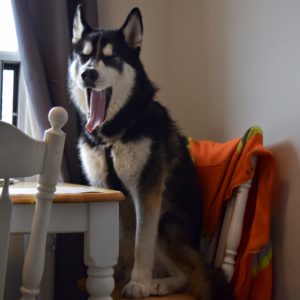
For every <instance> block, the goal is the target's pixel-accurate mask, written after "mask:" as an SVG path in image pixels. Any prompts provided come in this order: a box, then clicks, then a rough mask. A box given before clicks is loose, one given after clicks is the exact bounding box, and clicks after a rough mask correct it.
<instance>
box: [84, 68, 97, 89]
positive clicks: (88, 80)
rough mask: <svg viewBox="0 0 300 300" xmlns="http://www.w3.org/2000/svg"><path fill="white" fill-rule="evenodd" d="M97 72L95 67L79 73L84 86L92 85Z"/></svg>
mask: <svg viewBox="0 0 300 300" xmlns="http://www.w3.org/2000/svg"><path fill="white" fill-rule="evenodd" d="M98 77H99V74H98V72H97V71H96V70H95V69H86V70H85V71H84V72H82V73H81V79H82V81H83V82H84V84H85V85H86V87H94V85H95V82H96V80H97V79H98Z"/></svg>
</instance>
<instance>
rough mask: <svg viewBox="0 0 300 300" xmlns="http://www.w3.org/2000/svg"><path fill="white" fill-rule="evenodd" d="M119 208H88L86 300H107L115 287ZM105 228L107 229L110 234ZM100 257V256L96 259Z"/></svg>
mask: <svg viewBox="0 0 300 300" xmlns="http://www.w3.org/2000/svg"><path fill="white" fill-rule="evenodd" d="M118 214H119V206H118V203H116V202H110V203H109V202H107V203H101V205H99V203H91V204H90V205H89V224H88V231H87V232H86V233H85V242H84V260H85V264H86V265H87V267H88V272H87V273H88V278H87V282H86V288H87V291H88V293H89V295H90V296H89V298H88V299H89V300H109V299H112V298H111V294H112V292H113V289H114V287H115V282H114V278H113V267H114V265H115V264H116V263H117V259H118V251H119V250H118V245H119V224H118V220H119V216H118ZM107 227H109V228H110V230H109V234H108V231H107ZM99 253H101V255H99Z"/></svg>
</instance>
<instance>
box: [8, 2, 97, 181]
mask: <svg viewBox="0 0 300 300" xmlns="http://www.w3.org/2000/svg"><path fill="white" fill-rule="evenodd" d="M79 3H82V4H83V9H84V11H85V13H86V18H87V20H88V21H89V22H90V23H91V25H92V26H95V27H97V1H91V0H89V1H88V0H86V1H78V0H68V1H67V0H64V1H63V0H51V1H40V0H21V1H20V0H12V7H13V14H14V19H15V25H16V32H17V37H18V43H19V52H20V58H21V66H22V68H23V74H24V79H25V84H26V89H27V91H28V94H29V98H30V101H31V105H32V108H33V111H34V114H35V116H36V117H37V120H38V123H39V127H40V128H39V129H40V131H41V132H43V131H44V130H46V129H47V128H49V123H48V120H47V115H48V111H49V109H50V108H51V107H53V106H62V107H64V108H65V109H66V110H67V111H68V114H69V120H68V122H67V124H66V126H65V128H64V131H65V132H66V134H67V138H66V145H65V152H64V158H63V169H62V175H63V179H64V180H65V181H70V182H74V183H80V178H81V177H80V164H79V160H78V154H77V148H76V143H77V137H78V122H77V118H76V113H75V110H74V108H73V107H72V104H71V103H70V100H69V98H68V90H67V66H68V53H69V50H70V40H71V26H72V22H73V16H74V12H75V9H76V6H77V5H78V4H79Z"/></svg>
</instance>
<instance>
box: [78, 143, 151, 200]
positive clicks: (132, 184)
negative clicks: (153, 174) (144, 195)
mask: <svg viewBox="0 0 300 300" xmlns="http://www.w3.org/2000/svg"><path fill="white" fill-rule="evenodd" d="M150 147H151V141H150V139H148V138H143V139H140V140H138V141H134V142H129V143H123V142H121V141H116V142H115V143H114V144H113V146H112V149H111V157H112V161H113V166H114V170H115V172H116V174H117V175H118V177H119V178H120V180H121V181H122V183H123V184H124V185H125V187H126V188H127V189H128V190H129V191H130V192H131V193H132V194H133V196H136V195H134V194H135V193H136V185H137V184H138V182H139V178H140V176H141V173H142V171H143V169H144V166H145V164H146V162H147V160H148V158H149V155H150ZM79 149H80V157H81V161H82V164H83V169H84V172H85V174H86V176H87V178H88V180H89V182H90V184H92V185H95V186H100V187H106V188H107V187H109V186H108V185H107V182H106V179H107V176H108V172H109V169H108V166H107V161H106V157H105V148H104V147H103V148H102V147H100V148H98V149H95V148H91V147H90V146H89V145H88V144H86V143H80V144H79Z"/></svg>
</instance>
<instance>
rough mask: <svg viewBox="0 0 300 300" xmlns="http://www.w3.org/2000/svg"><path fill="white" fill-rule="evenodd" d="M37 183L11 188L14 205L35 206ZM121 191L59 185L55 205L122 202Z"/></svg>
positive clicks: (76, 185)
mask: <svg viewBox="0 0 300 300" xmlns="http://www.w3.org/2000/svg"><path fill="white" fill-rule="evenodd" d="M35 193H36V182H18V183H16V184H14V185H12V186H11V188H10V197H11V200H12V202H13V203H14V204H34V203H35V202H36V197H35ZM124 199H125V197H124V195H123V194H122V193H121V192H119V191H114V190H109V189H101V188H96V187H90V186H86V185H79V184H71V183H58V184H57V186H56V192H55V194H54V199H53V202H54V203H84V202H107V201H122V200H124Z"/></svg>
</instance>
